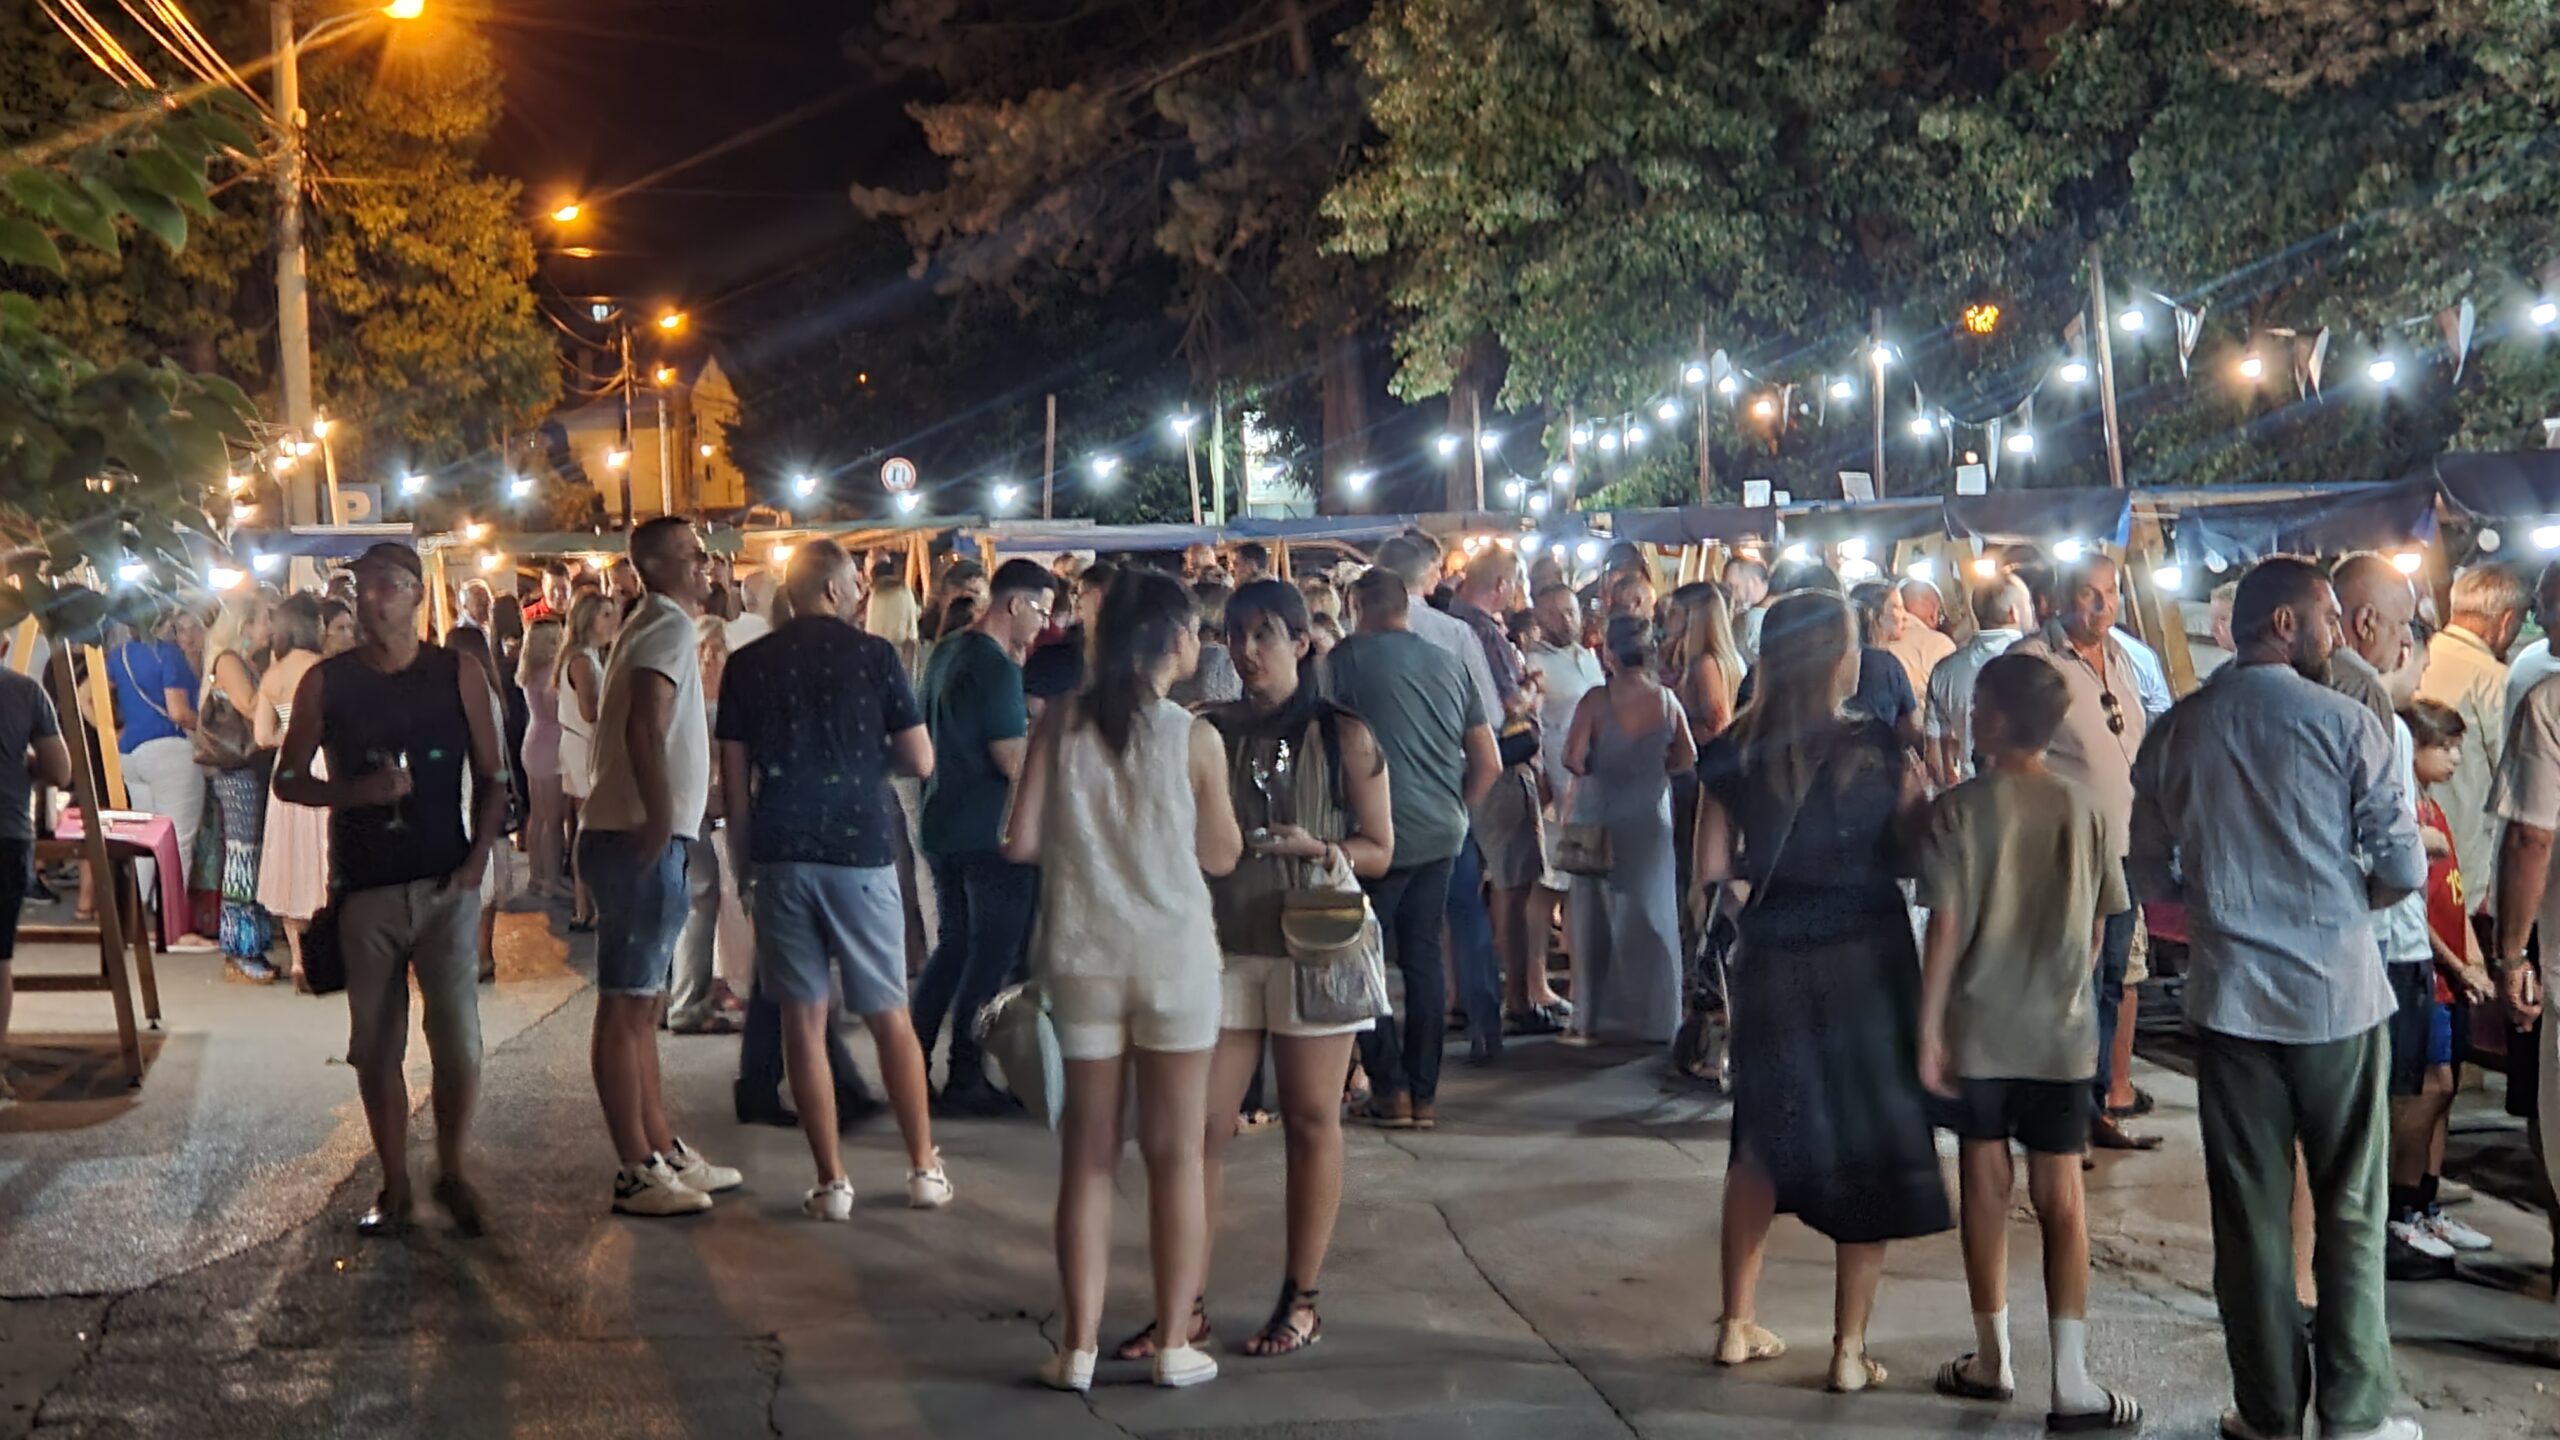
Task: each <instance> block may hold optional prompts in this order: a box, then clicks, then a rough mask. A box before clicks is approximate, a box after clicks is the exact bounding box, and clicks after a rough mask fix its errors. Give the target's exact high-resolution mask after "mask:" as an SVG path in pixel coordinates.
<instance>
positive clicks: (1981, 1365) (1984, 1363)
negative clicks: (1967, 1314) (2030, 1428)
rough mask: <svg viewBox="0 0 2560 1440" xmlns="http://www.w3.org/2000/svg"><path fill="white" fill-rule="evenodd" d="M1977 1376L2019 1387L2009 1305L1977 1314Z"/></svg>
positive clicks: (2004, 1385) (1974, 1329)
mask: <svg viewBox="0 0 2560 1440" xmlns="http://www.w3.org/2000/svg"><path fill="white" fill-rule="evenodd" d="M1973 1378H1974V1379H1976V1380H1983V1381H1988V1382H1990V1383H1992V1384H1995V1385H1999V1386H2001V1387H2003V1388H2004V1389H2010V1390H2014V1389H2016V1388H2018V1377H2017V1374H2016V1372H2014V1371H2012V1370H2011V1369H2010V1368H2009V1307H2008V1306H2006V1305H2003V1306H2001V1307H2000V1308H1999V1309H1997V1310H1994V1311H1992V1312H1991V1313H1990V1314H1988V1315H1985V1314H1982V1313H1981V1312H1979V1311H1977V1312H1975V1314H1974V1317H1973Z"/></svg>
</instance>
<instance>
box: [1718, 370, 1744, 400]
mask: <svg viewBox="0 0 2560 1440" xmlns="http://www.w3.org/2000/svg"><path fill="white" fill-rule="evenodd" d="M1741 389H1742V382H1741V381H1739V380H1736V379H1734V378H1733V377H1732V376H1730V375H1727V376H1725V377H1724V378H1723V379H1721V380H1718V381H1717V382H1716V393H1717V394H1719V395H1726V396H1730V395H1732V394H1734V393H1736V392H1737V391H1739V390H1741Z"/></svg>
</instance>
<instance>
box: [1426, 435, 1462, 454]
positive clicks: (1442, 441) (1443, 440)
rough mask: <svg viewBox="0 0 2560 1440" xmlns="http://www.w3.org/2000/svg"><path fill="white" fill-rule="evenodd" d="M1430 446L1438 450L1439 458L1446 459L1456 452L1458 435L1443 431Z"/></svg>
mask: <svg viewBox="0 0 2560 1440" xmlns="http://www.w3.org/2000/svg"><path fill="white" fill-rule="evenodd" d="M1431 448H1432V449H1434V450H1437V451H1439V452H1440V458H1441V459H1443V460H1446V459H1448V458H1449V457H1450V456H1452V455H1455V454H1457V453H1458V437H1457V436H1455V435H1451V434H1449V433H1447V432H1446V431H1443V432H1442V433H1441V434H1440V436H1439V438H1437V439H1435V440H1433V441H1432V442H1431Z"/></svg>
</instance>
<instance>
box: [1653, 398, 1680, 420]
mask: <svg viewBox="0 0 2560 1440" xmlns="http://www.w3.org/2000/svg"><path fill="white" fill-rule="evenodd" d="M1653 418H1654V419H1656V420H1659V421H1661V422H1662V423H1663V424H1665V425H1668V424H1670V423H1671V422H1672V421H1674V420H1677V419H1679V418H1680V407H1679V406H1677V405H1674V404H1672V403H1671V402H1670V401H1668V400H1665V401H1663V402H1662V403H1661V404H1659V405H1656V406H1654V407H1653Z"/></svg>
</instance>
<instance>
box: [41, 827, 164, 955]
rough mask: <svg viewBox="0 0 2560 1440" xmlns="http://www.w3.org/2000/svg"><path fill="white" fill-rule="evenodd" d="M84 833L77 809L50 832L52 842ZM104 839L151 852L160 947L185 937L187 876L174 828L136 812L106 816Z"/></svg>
mask: <svg viewBox="0 0 2560 1440" xmlns="http://www.w3.org/2000/svg"><path fill="white" fill-rule="evenodd" d="M87 835H88V831H87V830H86V829H85V828H83V826H82V824H81V817H80V810H79V807H77V806H66V807H64V809H63V812H62V819H61V820H60V822H59V823H57V824H56V825H55V826H54V828H53V838H55V839H56V840H79V839H84V838H86V837H87ZM107 838H108V839H110V840H121V841H124V842H125V843H126V844H128V845H140V846H143V847H145V848H147V849H149V850H150V851H151V860H152V865H151V868H152V870H153V871H154V872H155V873H157V874H158V875H159V877H160V945H161V948H162V949H166V948H168V947H169V946H170V945H171V944H172V943H174V942H175V941H176V940H177V938H178V937H179V936H181V935H184V934H186V933H187V875H186V869H185V867H184V866H182V865H180V864H179V862H178V827H177V826H176V825H174V824H172V823H171V822H170V820H169V817H167V816H166V815H145V814H143V813H141V812H140V811H136V810H110V811H108V812H107Z"/></svg>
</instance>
